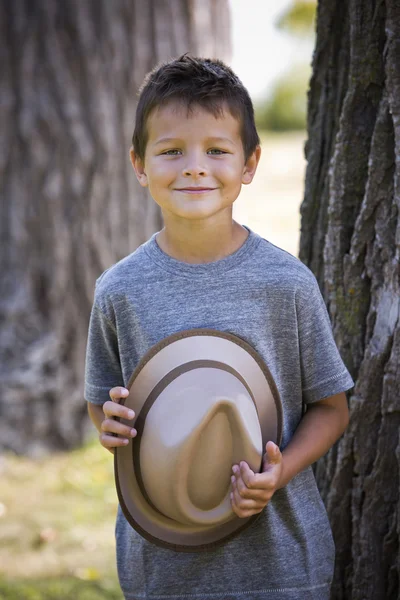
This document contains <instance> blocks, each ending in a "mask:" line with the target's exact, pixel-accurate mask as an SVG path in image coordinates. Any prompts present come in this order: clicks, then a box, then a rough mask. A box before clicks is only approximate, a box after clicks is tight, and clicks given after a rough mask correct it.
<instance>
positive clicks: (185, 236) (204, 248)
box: [157, 219, 249, 264]
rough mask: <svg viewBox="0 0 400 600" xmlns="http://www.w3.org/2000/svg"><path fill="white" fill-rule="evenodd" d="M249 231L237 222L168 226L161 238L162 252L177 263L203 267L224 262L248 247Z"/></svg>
mask: <svg viewBox="0 0 400 600" xmlns="http://www.w3.org/2000/svg"><path fill="white" fill-rule="evenodd" d="M248 235H249V234H248V231H247V230H246V229H245V228H244V227H242V226H241V225H239V223H237V222H236V221H234V220H233V219H231V220H230V222H229V223H225V224H222V223H218V222H214V223H213V224H212V225H210V224H209V223H207V220H204V221H196V222H189V223H188V222H187V221H186V222H185V223H182V224H176V223H174V225H173V226H171V225H170V226H168V223H166V224H165V227H164V229H162V230H161V231H160V233H159V234H158V235H157V243H158V245H159V247H160V248H161V250H162V251H163V252H165V253H166V254H168V255H169V256H171V257H172V258H175V259H177V260H180V261H183V262H187V263H193V264H199V263H209V262H214V261H216V260H220V259H222V258H225V257H226V256H229V255H230V254H233V253H234V252H236V251H237V250H239V248H240V247H241V246H242V245H243V244H244V242H245V240H246V239H247V237H248Z"/></svg>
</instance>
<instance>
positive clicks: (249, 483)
mask: <svg viewBox="0 0 400 600" xmlns="http://www.w3.org/2000/svg"><path fill="white" fill-rule="evenodd" d="M348 422H349V411H348V406H347V398H346V395H345V394H344V393H340V394H336V395H335V396H330V397H329V398H324V399H323V400H320V401H319V402H314V403H312V404H308V406H307V412H306V413H305V415H304V416H303V418H302V420H301V421H300V423H299V426H298V427H297V429H296V432H295V434H294V435H293V438H292V439H291V441H290V443H289V444H288V445H287V446H286V448H285V449H284V451H283V453H281V452H280V450H279V448H278V446H277V445H276V444H274V443H273V442H268V443H267V445H266V454H265V457H264V468H263V472H262V473H254V472H253V471H252V470H251V469H250V468H249V466H248V465H247V463H245V462H241V463H240V465H234V466H233V468H232V471H233V476H232V494H231V501H232V508H233V510H234V512H235V513H236V514H237V515H238V516H239V517H249V516H251V515H254V514H257V513H259V512H261V511H262V509H263V508H264V506H266V504H268V502H269V501H270V499H271V498H272V496H273V494H274V493H275V492H276V490H278V489H280V488H282V487H284V486H285V485H286V484H287V483H288V482H289V481H290V480H291V479H293V477H295V476H296V475H297V474H298V473H300V472H301V471H303V470H304V469H305V468H307V467H309V466H310V465H312V464H313V463H314V462H315V461H316V460H318V459H319V458H321V456H323V455H324V454H326V453H327V452H328V450H329V448H331V446H333V444H334V443H335V442H336V441H337V440H338V439H339V437H340V436H341V435H342V433H343V432H344V430H345V429H346V427H347V425H348Z"/></svg>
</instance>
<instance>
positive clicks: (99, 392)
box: [85, 298, 124, 405]
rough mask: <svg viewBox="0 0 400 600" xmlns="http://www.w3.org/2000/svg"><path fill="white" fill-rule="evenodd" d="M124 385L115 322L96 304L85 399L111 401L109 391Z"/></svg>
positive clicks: (86, 375) (86, 367)
mask: <svg viewBox="0 0 400 600" xmlns="http://www.w3.org/2000/svg"><path fill="white" fill-rule="evenodd" d="M117 385H121V386H123V385H124V382H123V377H122V371H121V364H120V359H119V351H118V338H117V331H116V326H115V323H114V322H113V320H112V318H110V316H106V314H105V312H104V311H103V310H102V308H101V307H100V305H99V303H98V302H97V301H96V298H95V302H94V304H93V308H92V312H91V316H90V323H89V333H88V341H87V347H86V365H85V398H86V400H87V401H88V402H93V403H94V404H100V405H102V404H104V402H106V400H109V399H110V396H109V391H110V389H111V388H113V387H115V386H117Z"/></svg>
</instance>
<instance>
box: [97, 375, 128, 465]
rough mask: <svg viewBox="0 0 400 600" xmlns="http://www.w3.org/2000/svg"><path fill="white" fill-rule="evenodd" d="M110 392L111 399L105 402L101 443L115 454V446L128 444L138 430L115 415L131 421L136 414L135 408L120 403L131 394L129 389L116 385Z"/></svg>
mask: <svg viewBox="0 0 400 600" xmlns="http://www.w3.org/2000/svg"><path fill="white" fill-rule="evenodd" d="M109 394H110V398H111V400H107V402H104V404H103V413H104V420H103V422H102V424H101V432H100V436H99V439H100V444H101V445H102V446H104V448H107V450H109V451H110V452H112V453H113V454H114V448H116V447H118V446H126V445H127V444H128V443H129V440H130V439H132V438H134V437H135V436H136V434H137V431H136V429H133V428H132V427H129V426H128V425H124V424H123V423H120V422H119V421H116V420H115V417H120V418H122V419H126V420H128V421H130V420H132V419H133V418H134V416H135V413H134V412H133V410H131V409H129V408H127V407H126V406H123V405H122V404H119V402H120V400H121V399H125V398H127V397H128V396H129V391H128V390H127V389H126V388H124V387H115V388H112V389H111V390H110V392H109Z"/></svg>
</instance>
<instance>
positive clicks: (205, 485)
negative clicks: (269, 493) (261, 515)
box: [140, 368, 262, 526]
mask: <svg viewBox="0 0 400 600" xmlns="http://www.w3.org/2000/svg"><path fill="white" fill-rule="evenodd" d="M261 458H262V436H261V430H260V425H259V420H258V415H257V410H256V407H255V405H254V402H253V400H252V398H251V396H250V395H249V393H248V390H247V389H246V387H245V386H244V385H243V383H242V382H241V381H240V380H239V379H237V378H236V377H235V376H233V375H232V374H231V373H229V372H226V371H224V370H220V369H211V368H200V369H196V370H195V371H194V372H193V371H192V372H191V373H183V374H182V375H181V376H180V377H178V378H177V379H175V380H174V381H172V382H171V383H170V384H169V385H168V386H167V387H166V388H165V389H164V390H163V391H162V392H161V394H160V395H159V396H158V398H157V399H156V400H155V402H154V404H153V406H152V407H151V409H150V411H149V413H148V415H147V418H146V423H145V426H144V430H143V434H142V439H141V444H140V467H141V477H142V481H143V486H144V489H145V491H146V494H147V495H148V497H149V499H150V501H151V502H152V504H153V505H154V506H155V507H156V508H157V509H158V510H159V511H160V512H161V513H162V514H164V515H165V516H167V517H169V518H170V519H173V520H174V521H177V522H180V523H185V524H188V525H189V524H190V525H203V526H205V525H206V526H207V525H208V526H211V525H215V524H219V523H224V522H226V521H228V520H230V519H231V518H233V517H234V513H233V511H232V509H231V503H230V477H231V474H232V471H231V469H232V465H233V464H235V463H237V462H239V461H240V460H245V461H246V462H248V463H249V464H250V467H251V468H252V469H254V470H257V471H258V470H259V468H260V463H261Z"/></svg>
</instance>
